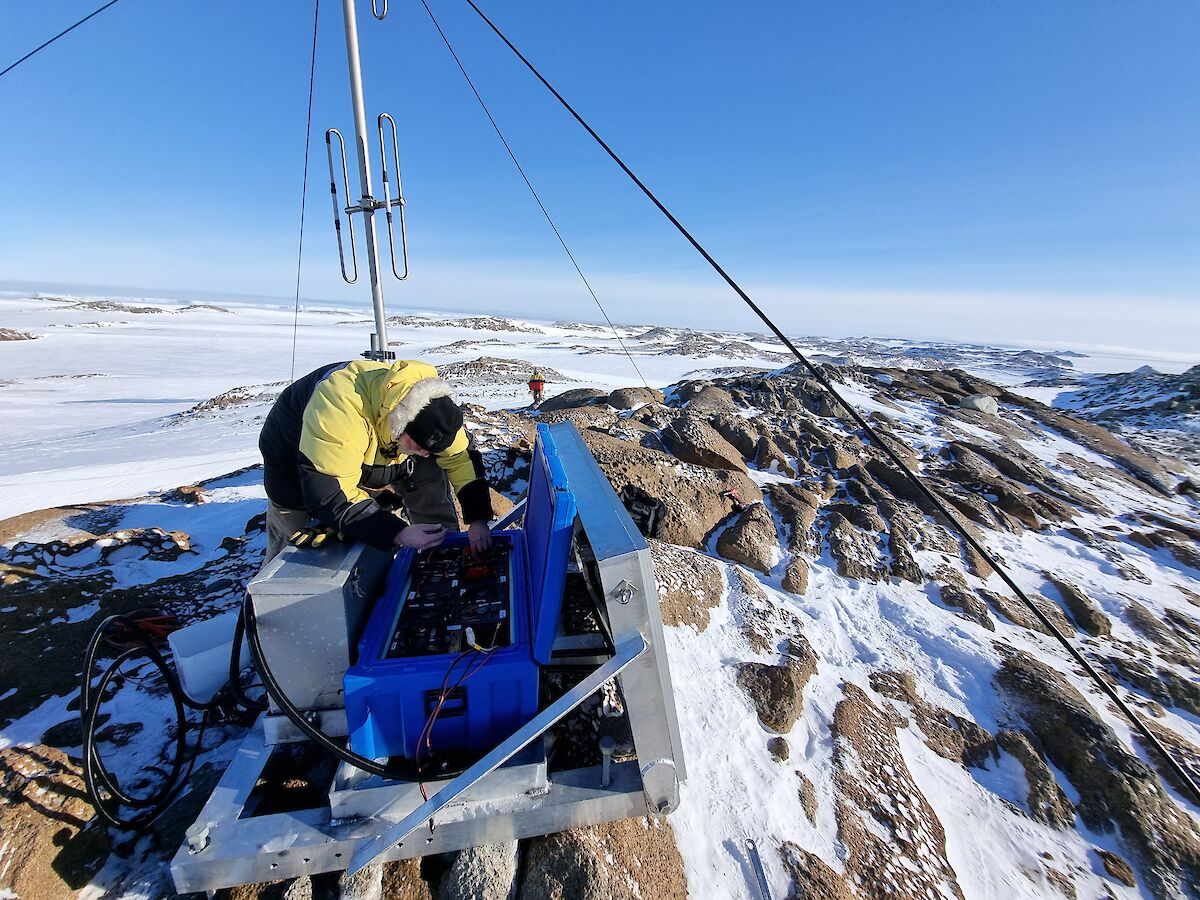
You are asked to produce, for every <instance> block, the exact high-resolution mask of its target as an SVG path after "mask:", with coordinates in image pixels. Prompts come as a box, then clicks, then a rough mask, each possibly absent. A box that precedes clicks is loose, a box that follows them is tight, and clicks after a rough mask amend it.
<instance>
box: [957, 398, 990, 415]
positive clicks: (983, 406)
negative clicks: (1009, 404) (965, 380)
mask: <svg viewBox="0 0 1200 900" xmlns="http://www.w3.org/2000/svg"><path fill="white" fill-rule="evenodd" d="M958 405H959V408H960V409H973V410H975V411H976V412H981V413H984V414H986V415H989V416H998V415H1000V404H999V403H997V402H996V398H995V397H990V396H988V395H987V394H971V395H970V396H968V397H963V398H962V399H961V400H959V401H958Z"/></svg>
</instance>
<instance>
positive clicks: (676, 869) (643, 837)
mask: <svg viewBox="0 0 1200 900" xmlns="http://www.w3.org/2000/svg"><path fill="white" fill-rule="evenodd" d="M687 892H688V885H687V875H686V874H685V873H684V869H683V859H682V858H681V857H680V855H679V850H678V848H677V847H676V846H675V833H674V831H673V830H672V829H671V824H670V822H668V821H667V820H666V819H657V818H641V819H625V820H623V821H620V822H612V823H609V824H607V825H596V826H593V827H590V828H577V829H574V830H572V831H563V832H560V833H558V834H550V835H546V836H544V837H537V838H532V839H530V840H529V841H528V842H527V844H526V853H525V865H524V877H523V878H522V881H521V886H520V889H519V890H518V893H517V897H518V900H567V898H570V900H652V898H653V900H686V898H687Z"/></svg>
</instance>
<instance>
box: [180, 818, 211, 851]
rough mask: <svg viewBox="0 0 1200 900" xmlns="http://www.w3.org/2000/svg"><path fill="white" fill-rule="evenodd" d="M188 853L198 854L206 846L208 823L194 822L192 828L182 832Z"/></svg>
mask: <svg viewBox="0 0 1200 900" xmlns="http://www.w3.org/2000/svg"><path fill="white" fill-rule="evenodd" d="M184 839H185V840H186V841H187V848H188V853H200V852H202V851H203V850H204V849H205V848H206V847H207V846H208V841H209V837H208V823H207V822H194V823H193V824H192V827H191V828H189V829H188V830H187V831H186V832H184Z"/></svg>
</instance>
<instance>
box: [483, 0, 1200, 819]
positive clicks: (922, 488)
mask: <svg viewBox="0 0 1200 900" xmlns="http://www.w3.org/2000/svg"><path fill="white" fill-rule="evenodd" d="M466 3H467V5H468V6H470V7H471V9H473V10H474V11H475V13H476V14H477V15H478V16H479V18H481V19H482V20H483V21H484V22H485V23H486V24H487V26H488V27H489V28H490V29H491V30H492V31H493V32H495V34H496V36H497V37H499V38H500V40H501V41H503V42H504V43H505V45H507V47H508V49H509V50H511V51H512V52H513V53H514V54H515V55H516V57H517V58H518V59H519V60H520V61H521V62H522V63H524V64H525V67H526V68H527V69H529V71H530V72H532V73H533V75H534V76H535V77H536V78H537V80H538V81H540V82H541V83H542V85H543V86H544V87H545V88H546V90H548V91H549V92H550V93H551V94H553V95H554V98H555V99H556V100H558V102H559V103H560V104H561V105H562V106H563V108H564V109H565V110H566V111H567V112H569V113H570V114H571V116H572V117H573V118H574V119H575V121H576V122H578V123H579V124H580V125H581V126H582V127H583V129H584V130H585V131H587V133H588V134H589V135H591V137H592V139H593V140H595V141H596V143H597V144H599V145H600V147H601V148H602V149H603V150H604V152H605V153H607V154H608V155H609V157H611V158H612V160H613V162H615V163H616V164H617V165H618V166H620V168H621V170H622V171H623V172H624V173H625V174H626V175H628V176H629V178H630V179H631V180H632V181H633V183H634V184H636V185H637V186H638V187H639V188H640V189H641V191H642V193H643V194H645V195H646V197H647V198H648V199H649V200H650V202H651V203H653V204H654V205H655V206H656V207H658V211H659V212H661V213H662V214H663V215H664V216H666V217H667V219H668V220H669V221H670V222H671V224H672V225H674V226H675V228H676V230H677V231H678V232H679V233H680V234H681V235H683V237H684V238H686V239H687V241H688V243H690V244H691V245H692V247H694V248H695V249H696V252H698V253H699V254H700V255H701V256H703V257H704V259H705V261H706V262H707V263H708V264H709V265H710V266H712V268H713V270H714V271H715V272H716V273H717V274H718V275H720V276H721V278H722V279H724V281H725V283H726V284H728V285H729V286H730V287H731V288H732V289H733V290H734V292H735V293H736V294H737V295H738V296H739V297H741V298H742V300H743V302H745V304H746V305H747V306H749V307H750V309H751V310H753V311H754V313H755V315H757V316H758V317H759V319H761V320H762V321H763V323H764V324H765V325H766V326H767V327H768V328H770V329H771V331H772V332H773V333H774V334H775V336H776V337H777V338H779V340H780V341H782V342H783V345H784V346H785V347H787V348H788V350H790V351H791V352H792V354H793V355H794V356H795V357H796V359H798V360H799V361H800V362H801V363H802V364H803V365H804V367H805V368H806V369H807V370H808V371H809V373H810V374H811V375H812V376H813V378H815V379H816V380H817V381H818V382H819V383H820V384H821V386H822V387H823V388H824V389H825V390H826V391H827V392H828V393H829V395H830V396H832V397H833V399H834V400H836V401H837V403H838V405H839V406H841V407H842V409H844V410H845V411H846V412H847V413H848V414H849V416H850V417H851V418H852V419H853V420H854V422H855V423H856V424H857V425H858V426H859V428H861V429H862V430H863V432H864V433H865V434H866V435H867V436H868V437H869V438H870V439H871V441H872V442H873V443H874V444H875V445H876V446H877V447H879V449H881V450H882V451H883V453H884V455H886V456H887V458H888V459H889V460H891V462H892V464H893V465H894V466H896V468H897V469H899V470H900V472H901V473H903V475H904V476H905V477H906V478H907V479H908V480H909V481H910V482H911V483H912V485H913V487H915V488H916V489H917V491H918V492H920V494H921V496H923V497H924V498H925V499H926V500H927V501H928V502H929V503H930V504H932V505H933V507H934V508H935V509H936V510H937V511H938V513H939V514H940V515H941V516H942V517H943V518H944V519H946V521H948V522H949V523H950V524H951V526H953V528H954V530H955V531H957V532H958V534H959V536H960V537H961V538H962V540H963V542H964V543H966V544H967V545H968V546H970V547H971V548H972V549H973V550H975V552H977V553H978V554H979V555H980V556H981V557H983V559H984V560H986V561H987V563H988V564H989V565H990V566H991V567H992V570H993V571H994V572H995V573H996V574H997V575H999V576H1000V578H1001V579H1002V580H1003V581H1004V583H1005V584H1006V585H1008V587H1009V588H1010V589H1011V590H1012V592H1013V593H1014V594H1016V596H1017V597H1018V598H1019V599H1020V600H1021V602H1022V603H1024V604H1025V605H1026V606H1027V607H1029V609H1030V611H1031V612H1033V614H1034V615H1035V616H1036V617H1037V618H1038V620H1039V621H1040V622H1041V623H1042V624H1043V625H1044V626H1046V628H1047V629H1048V631H1049V632H1050V633H1051V634H1053V635H1054V637H1055V638H1056V639H1057V640H1058V642H1059V643H1060V644H1061V645H1062V646H1063V647H1064V648H1065V649H1066V651H1067V652H1068V653H1069V654H1070V655H1071V657H1072V658H1073V659H1074V660H1075V662H1077V663H1078V664H1079V665H1080V667H1081V668H1082V669H1083V670H1084V672H1086V673H1087V674H1088V676H1089V677H1090V678H1091V679H1092V681H1094V682H1095V683H1096V685H1097V687H1099V688H1100V690H1101V692H1102V693H1103V694H1104V695H1105V696H1107V697H1108V698H1109V699H1110V700H1111V701H1112V702H1113V703H1114V704H1115V705H1116V707H1117V708H1118V709H1119V710H1120V711H1121V713H1122V714H1123V715H1124V716H1125V718H1126V719H1128V720H1129V722H1130V723H1131V724H1132V725H1133V726H1134V727H1135V728H1136V729H1137V730H1138V732H1139V733H1140V734H1141V735H1142V737H1143V738H1144V739H1145V740H1146V742H1147V743H1148V744H1149V745H1150V746H1151V747H1153V748H1154V749H1155V751H1157V752H1158V754H1159V755H1160V756H1161V758H1162V759H1163V760H1164V761H1165V762H1166V764H1167V766H1168V767H1169V768H1170V769H1171V770H1172V771H1173V772H1174V773H1175V774H1176V775H1177V776H1178V777H1179V780H1180V781H1181V782H1182V783H1183V784H1184V785H1186V786H1187V788H1188V791H1189V792H1190V793H1191V795H1192V800H1193V802H1196V803H1200V787H1198V786H1197V785H1196V781H1195V780H1194V778H1193V776H1192V774H1191V772H1190V771H1189V770H1188V769H1187V767H1186V766H1184V765H1183V764H1182V763H1181V762H1179V761H1178V760H1177V759H1175V757H1174V756H1172V755H1171V754H1170V753H1169V752H1168V751H1167V748H1166V747H1164V746H1163V745H1162V742H1161V741H1159V739H1158V738H1157V737H1156V736H1155V734H1154V733H1153V732H1152V731H1150V729H1149V728H1147V727H1146V724H1145V723H1144V722H1143V721H1142V720H1141V718H1140V717H1139V716H1138V715H1137V713H1135V712H1134V711H1133V709H1132V708H1131V707H1130V706H1129V705H1128V704H1127V703H1126V702H1125V701H1124V700H1123V699H1122V698H1121V697H1120V695H1118V694H1117V691H1116V689H1115V688H1114V687H1112V686H1111V685H1109V683H1108V682H1107V681H1105V680H1104V678H1103V677H1102V676H1101V675H1100V673H1099V672H1098V671H1096V669H1095V667H1094V666H1093V665H1092V664H1091V663H1090V662H1088V660H1087V659H1086V658H1085V657H1084V655H1083V654H1082V653H1081V652H1080V651H1079V650H1078V649H1077V648H1076V647H1075V645H1074V644H1072V643H1071V642H1070V641H1069V640H1068V639H1067V638H1066V636H1065V635H1064V634H1063V633H1062V632H1061V631H1059V630H1058V628H1057V627H1055V625H1054V623H1053V622H1051V621H1050V620H1049V619H1048V618H1047V617H1046V614H1045V613H1044V612H1042V610H1041V609H1039V608H1038V607H1037V606H1036V605H1035V604H1034V603H1033V601H1032V600H1030V599H1029V597H1028V596H1026V594H1025V592H1024V591H1023V590H1021V588H1020V586H1019V585H1018V584H1017V583H1016V582H1015V581H1014V580H1013V579H1012V576H1010V575H1009V574H1008V572H1007V571H1006V570H1005V569H1004V568H1003V567H1001V566H1000V564H999V563H998V562H997V561H996V560H995V558H994V557H993V556H992V554H991V553H989V552H988V551H987V550H986V549H985V548H984V546H983V544H982V543H981V542H980V541H977V540H976V539H975V538H974V537H973V536H972V535H971V533H970V532H969V531H968V530H967V529H966V528H965V527H964V526H963V524H962V523H961V522H960V521H959V519H958V517H957V516H955V515H954V514H953V513H951V512H950V510H949V508H948V507H947V506H946V504H945V502H944V501H943V500H942V499H941V498H940V497H938V496H937V495H936V494H935V493H934V492H933V491H931V490H930V489H929V488H928V487H927V486H926V485H925V483H924V482H923V481H922V480H921V479H920V477H918V476H917V474H916V473H915V472H913V471H912V469H910V468H909V467H908V466H907V465H906V464H905V462H904V460H903V459H901V458H900V456H899V455H897V453H896V452H895V451H894V450H892V448H891V447H890V446H888V444H887V442H886V441H884V440H883V439H882V438H881V437H880V435H879V433H878V432H877V431H876V430H875V429H874V428H873V427H872V426H871V425H870V424H869V423H868V422H867V421H866V419H864V418H863V417H862V416H861V415H859V413H858V410H856V409H855V408H854V407H853V406H851V405H850V404H849V403H848V402H846V400H845V399H844V398H843V397H842V395H841V394H840V393H839V392H838V390H837V389H836V388H835V387H834V386H833V384H832V383H831V382H830V381H829V379H828V378H826V376H825V374H824V373H823V372H822V371H821V370H820V369H819V368H818V367H817V366H814V365H813V364H812V363H811V362H810V361H809V360H808V358H807V357H806V356H805V355H804V354H803V353H801V352H800V351H799V350H798V349H797V348H796V346H795V345H794V344H793V343H792V342H791V341H790V340H789V339H788V337H787V335H785V334H784V333H783V332H782V331H780V330H779V328H778V327H777V326H776V325H775V323H774V322H773V321H771V319H770V318H769V317H768V316H767V314H766V313H764V312H763V311H762V310H761V309H760V308H759V307H758V305H757V304H756V303H755V302H754V301H753V300H751V299H750V296H749V295H748V294H747V293H746V292H745V291H744V290H742V288H741V286H740V285H738V283H737V282H736V281H734V280H733V278H732V277H731V276H730V275H729V273H728V272H726V271H725V270H724V269H723V268H722V267H721V264H720V263H718V262H717V261H716V260H715V259H713V257H712V256H711V255H710V254H709V252H708V251H707V250H705V249H704V247H703V246H701V244H700V242H699V241H697V240H696V238H694V237H693V236H692V234H691V232H689V231H688V230H687V229H686V228H685V227H684V226H683V225H682V224H681V223H680V221H679V220H678V219H676V218H675V216H673V215H672V214H671V211H670V210H669V209H667V208H666V207H665V206H664V205H663V204H662V201H660V200H659V199H658V197H656V196H655V195H654V192H653V191H651V190H650V188H648V187H646V185H645V184H644V183H643V182H642V180H641V179H640V178H638V177H637V175H635V174H634V173H633V170H631V169H630V168H629V166H627V165H625V163H624V161H623V160H622V159H621V158H620V157H619V156H617V154H616V153H615V152H614V151H613V149H612V148H611V147H610V146H609V145H608V144H607V143H605V141H604V139H603V138H601V137H600V135H598V134H597V133H596V132H595V130H594V129H593V128H592V126H591V125H589V124H588V123H587V122H586V121H585V120H584V118H583V117H582V116H581V115H580V114H579V113H578V112H576V111H575V108H574V107H573V106H571V104H570V103H568V102H567V101H566V100H565V99H564V98H563V96H562V94H560V93H559V92H558V91H557V90H555V89H554V86H553V85H551V84H550V82H549V81H547V80H546V79H545V78H544V77H543V76H542V73H541V72H539V71H538V70H537V68H536V67H535V66H534V65H533V63H531V62H530V61H529V60H528V59H526V57H525V55H524V54H523V53H521V51H520V50H518V49H517V48H516V46H515V45H514V44H513V42H512V41H510V40H509V39H508V38H507V37H505V35H504V32H502V31H501V30H500V29H499V28H497V27H496V25H495V23H493V22H492V20H491V19H489V18H488V17H487V16H486V15H485V14H484V12H483V10H481V9H480V8H479V7H478V6H476V5H475V2H474V0H466Z"/></svg>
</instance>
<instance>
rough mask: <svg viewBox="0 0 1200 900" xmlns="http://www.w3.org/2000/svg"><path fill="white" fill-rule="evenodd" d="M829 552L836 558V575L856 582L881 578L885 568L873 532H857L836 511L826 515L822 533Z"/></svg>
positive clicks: (885, 572) (856, 529) (884, 574)
mask: <svg viewBox="0 0 1200 900" xmlns="http://www.w3.org/2000/svg"><path fill="white" fill-rule="evenodd" d="M825 540H826V541H827V542H828V543H829V552H830V553H831V554H832V555H833V558H834V559H835V560H837V570H838V574H839V575H841V576H842V577H843V578H853V579H856V580H858V581H880V580H882V579H883V578H884V577H885V576H886V574H887V569H886V567H885V566H884V564H883V562H882V560H881V559H880V557H879V550H878V547H877V545H876V540H875V535H873V534H868V533H867V532H865V531H860V530H859V529H858V528H855V527H854V526H853V525H851V524H850V522H849V521H847V520H846V518H845V517H844V516H842V515H840V514H838V513H833V514H832V515H831V516H830V517H829V529H828V530H827V531H826V532H825Z"/></svg>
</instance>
